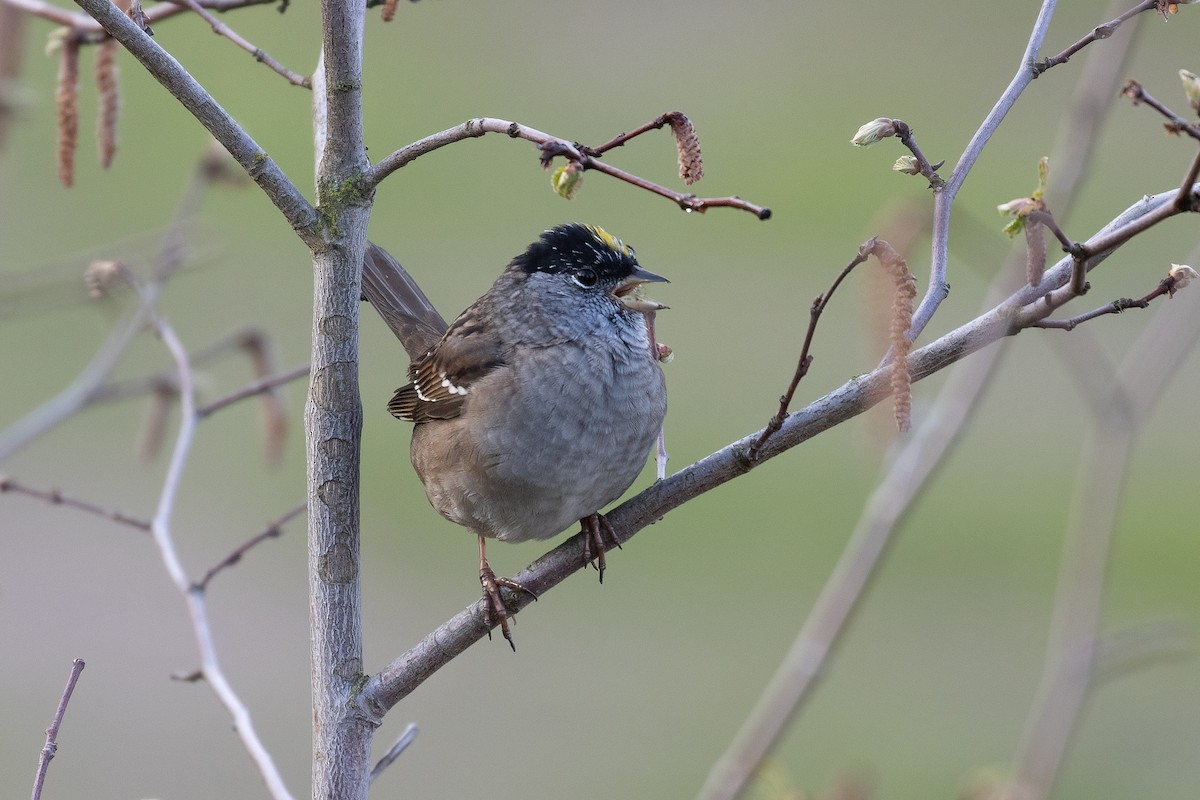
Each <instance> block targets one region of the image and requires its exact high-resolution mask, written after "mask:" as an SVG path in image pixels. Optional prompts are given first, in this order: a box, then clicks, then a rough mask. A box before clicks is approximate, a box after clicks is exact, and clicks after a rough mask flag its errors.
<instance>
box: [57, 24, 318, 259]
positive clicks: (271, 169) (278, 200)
mask: <svg viewBox="0 0 1200 800" xmlns="http://www.w3.org/2000/svg"><path fill="white" fill-rule="evenodd" d="M76 2H77V3H78V4H79V6H80V8H82V9H83V10H84V11H86V12H87V13H88V14H90V15H91V16H92V17H93V18H95V19H96V21H98V22H99V23H100V24H101V25H102V26H103V27H104V29H105V30H106V31H107V32H108V33H109V35H111V36H112V37H113V38H114V39H116V40H117V41H119V42H120V43H121V44H123V45H124V46H125V49H127V50H128V51H129V52H130V53H131V54H132V55H133V57H134V58H136V59H137V60H138V61H139V62H141V64H142V66H143V67H145V68H146V71H147V72H149V73H150V74H151V75H153V76H154V78H155V79H156V80H158V82H159V83H161V84H162V85H163V86H164V87H165V88H166V89H167V91H169V92H170V93H171V94H172V95H174V96H175V99H177V100H178V101H179V102H180V103H182V104H183V106H184V108H186V109H187V110H188V111H190V112H191V113H192V114H193V115H194V116H195V117H196V119H197V120H198V121H199V122H200V124H201V125H203V126H204V127H205V128H206V129H207V130H208V131H209V133H211V134H212V135H213V136H214V137H216V140H217V141H218V142H220V143H221V145H222V146H223V147H224V148H225V149H226V150H228V151H229V153H230V155H232V156H233V158H234V160H235V161H237V162H238V163H239V164H241V166H242V168H243V169H244V170H246V173H247V174H248V175H249V176H250V177H251V178H253V179H254V182H255V183H257V184H258V186H259V188H261V189H262V190H263V191H264V192H265V193H266V195H267V197H269V198H270V199H271V202H272V203H274V204H275V207H276V208H278V209H279V211H280V212H281V213H282V214H283V216H284V218H286V219H287V221H288V222H289V223H290V224H291V226H292V228H293V229H295V231H296V233H297V234H298V235H299V236H300V238H301V239H303V240H304V242H305V243H306V244H308V245H309V246H310V247H319V246H320V242H321V239H320V236H319V234H318V227H319V226H318V220H317V212H316V211H315V210H314V209H313V207H312V205H310V204H309V202H308V201H307V200H305V199H304V196H303V195H302V194H301V193H300V191H299V190H298V189H297V188H296V186H295V185H294V184H293V183H292V182H291V181H290V180H289V179H288V177H287V176H286V175H285V174H284V172H283V170H281V169H280V168H279V165H277V164H276V163H275V161H274V160H273V159H272V158H271V157H270V156H268V155H267V154H266V152H265V151H263V149H262V148H261V147H259V146H258V144H257V143H256V142H255V141H254V140H253V139H252V138H250V135H249V134H248V133H246V132H245V131H244V130H243V129H242V128H241V126H240V125H238V124H237V122H236V121H235V120H234V119H233V117H231V116H230V115H229V113H228V112H227V111H225V109H223V108H222V107H221V106H220V105H219V104H217V102H216V101H215V100H214V99H213V98H212V96H211V95H209V94H208V92H206V91H205V90H204V87H202V86H201V85H200V84H199V83H197V81H196V79H195V78H193V77H192V76H191V75H189V74H188V73H187V71H186V70H185V69H184V68H183V67H182V66H181V65H180V64H179V62H178V61H176V60H175V58H174V57H173V56H172V55H171V54H170V53H168V52H167V51H166V50H163V49H162V48H161V47H159V46H158V43H157V42H155V41H154V40H153V39H151V38H150V37H149V36H147V35H146V34H145V33H144V32H143V31H142V30H141V28H139V27H138V26H137V25H135V24H134V23H133V21H132V20H130V19H129V18H128V17H126V16H125V15H124V14H123V13H121V10H120V9H119V8H117V6H116V5H115V4H114V3H112V2H111V0H76Z"/></svg>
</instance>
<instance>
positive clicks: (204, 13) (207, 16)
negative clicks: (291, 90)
mask: <svg viewBox="0 0 1200 800" xmlns="http://www.w3.org/2000/svg"><path fill="white" fill-rule="evenodd" d="M179 2H182V3H183V4H184V5H186V6H187V7H188V8H190V9H191V10H192V11H193V12H194V13H195V14H196V15H197V16H199V17H200V18H201V19H203V20H204V21H205V22H207V23H208V24H209V26H210V27H211V28H212V29H213V33H215V34H217V35H218V36H224V37H225V38H226V39H228V40H229V41H231V42H233V43H234V44H236V45H237V46H238V47H240V48H242V49H243V50H245V51H246V52H247V53H249V54H250V55H252V56H254V60H255V61H258V62H259V63H261V64H264V65H266V66H267V67H269V68H270V69H272V70H274V71H275V72H277V73H278V74H280V75H282V76H283V77H284V78H285V79H287V82H288V83H290V84H292V85H293V86H302V87H304V88H305V89H311V88H312V81H311V80H310V79H309V78H308V77H307V76H305V75H301V74H299V73H297V72H292V71H291V70H290V69H288V68H287V67H285V66H284V65H283V64H280V63H279V62H278V61H276V60H275V59H274V58H273V57H272V56H271V55H270V53H267V52H266V51H265V50H262V49H260V48H258V47H255V46H254V45H252V44H250V42H248V41H246V40H245V39H244V38H242V36H241V34H239V33H238V32H237V31H235V30H234V29H233V28H230V27H229V26H228V25H226V24H225V23H224V22H221V20H219V19H217V18H216V17H215V16H213V15H212V14H211V13H209V12H208V10H207V9H205V8H204V6H202V5H201V4H200V3H199V2H197V0H179Z"/></svg>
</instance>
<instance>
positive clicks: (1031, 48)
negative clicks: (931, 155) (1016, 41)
mask: <svg viewBox="0 0 1200 800" xmlns="http://www.w3.org/2000/svg"><path fill="white" fill-rule="evenodd" d="M1056 4H1057V0H1042V7H1041V10H1040V11H1039V12H1038V18H1037V21H1036V22H1034V24H1033V30H1032V32H1031V33H1030V34H1029V42H1028V43H1027V44H1026V45H1025V52H1024V53H1023V54H1022V55H1021V64H1020V66H1019V67H1017V73H1016V74H1015V75H1013V78H1012V81H1010V82H1009V84H1008V88H1007V89H1005V90H1004V94H1002V95H1001V96H1000V99H999V100H997V101H996V105H994V106H992V110H991V112H990V113H988V115H987V118H986V119H984V121H983V122H982V123H981V124H980V126H979V130H977V131H975V135H974V136H972V137H971V141H970V142H969V143H967V147H966V149H965V150H963V154H962V156H961V157H959V159H958V163H957V164H955V165H954V170H953V171H952V172H951V173H950V177H949V178H948V179H947V180H946V183H945V184H944V185H942V186H940V187H937V188H935V189H934V192H933V244H932V252H931V264H930V275H929V288H928V289H926V291H925V297H923V298H922V299H921V305H920V306H918V307H917V310H916V313H914V314H913V323H912V327H911V328H910V329H909V334H908V337H909V339H911V340H915V339H916V338H917V336H919V335H920V334H921V331H922V330H924V329H925V326H926V325H927V324H929V320H930V319H931V318H932V317H933V314H934V312H935V311H937V307H938V305H940V304H941V302H942V301H943V300H945V299H946V297H947V295H949V293H950V285H949V284H948V283H947V282H946V264H947V260H948V257H949V241H950V209H951V206H953V205H954V198H955V197H957V196H958V190H959V189H961V188H962V185H963V181H965V180H966V179H967V174H968V173H969V172H970V171H971V167H973V166H975V162H976V161H977V160H978V159H979V156H980V154H981V153H983V149H984V148H985V147H987V144H988V142H990V141H991V139H992V136H993V134H995V133H996V129H997V128H999V127H1000V123H1001V122H1003V121H1004V117H1005V116H1006V115H1007V114H1008V112H1009V110H1010V109H1011V108H1012V107H1013V106H1014V105H1015V104H1016V102H1017V98H1018V97H1020V96H1021V93H1022V92H1023V91H1025V87H1026V86H1028V85H1029V84H1030V83H1031V82H1032V81H1033V79H1034V78H1035V77H1037V73H1036V71H1035V69H1034V65H1033V61H1034V58H1036V56H1037V54H1038V51H1039V50H1041V48H1042V41H1043V40H1044V39H1045V38H1046V30H1047V29H1048V28H1049V27H1050V19H1051V17H1053V16H1054V7H1055V5H1056Z"/></svg>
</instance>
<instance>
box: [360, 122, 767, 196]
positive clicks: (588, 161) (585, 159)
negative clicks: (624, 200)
mask: <svg viewBox="0 0 1200 800" xmlns="http://www.w3.org/2000/svg"><path fill="white" fill-rule="evenodd" d="M665 116H666V115H664V117H665ZM656 121H657V120H656ZM664 124H669V120H668V121H666V122H664ZM652 127H653V123H649V127H647V126H643V128H646V129H650V128H652ZM639 132H641V129H639V130H638V131H635V133H634V134H629V135H625V136H624V138H622V137H617V138H616V139H613V140H611V141H609V142H606V143H605V144H603V145H601V146H600V148H596V149H597V150H598V151H599V152H604V150H605V149H611V148H613V147H617V146H618V145H620V144H623V143H624V142H626V141H628V140H629V139H630V138H632V137H633V135H636V134H637V133H639ZM488 133H503V134H505V135H506V136H509V137H510V138H513V139H525V140H526V141H530V142H533V143H534V144H536V145H538V149H539V151H540V158H541V160H542V165H543V166H546V165H548V164H549V163H550V161H551V160H552V159H553V158H554V157H556V156H562V157H563V158H566V159H569V160H570V161H573V162H576V163H578V164H580V165H581V166H582V167H583V168H584V169H594V170H596V171H597V172H603V173H605V174H606V175H609V176H611V177H613V178H617V179H618V180H622V181H625V182H626V183H629V184H631V185H633V186H637V187H638V188H640V189H645V190H646V191H649V192H653V193H654V194H657V195H659V196H661V197H665V198H667V199H668V200H671V201H672V202H674V203H675V204H676V205H678V206H679V207H680V208H682V209H684V210H685V211H696V212H700V213H703V212H704V211H705V210H706V209H709V208H738V209H741V210H743V211H749V212H750V213H752V214H754V215H755V216H756V217H758V218H759V219H769V218H770V216H771V209H769V208H765V207H763V206H758V205H755V204H753V203H749V202H747V201H745V200H742V199H741V198H740V197H717V198H701V197H697V196H696V195H694V194H686V193H683V192H676V191H672V190H671V189H668V188H666V187H665V186H660V185H659V184H657V183H654V182H652V181H648V180H646V179H644V178H640V177H638V176H637V175H633V174H632V173H629V172H626V171H624V170H622V169H618V168H616V167H614V166H612V165H610V164H608V163H606V162H604V161H601V160H600V159H599V158H597V157H595V156H593V155H589V153H591V152H592V150H590V149H589V148H587V147H583V146H581V145H576V144H575V143H574V142H570V141H567V140H566V139H562V138H560V137H557V136H552V135H551V134H548V133H543V132H542V131H539V130H537V129H536V128H530V127H528V126H525V125H521V124H519V123H516V122H510V121H508V120H504V119H495V118H492V117H477V118H475V119H469V120H467V121H466V122H464V123H463V124H462V125H456V126H455V127H453V128H448V129H446V130H444V131H440V132H439V133H435V134H433V135H431V136H427V137H425V138H424V139H420V140H418V141H416V142H413V143H412V144H409V145H406V146H405V147H402V148H400V149H399V150H397V151H395V152H394V153H392V154H390V155H388V156H386V157H385V158H383V160H381V161H380V162H379V163H378V164H376V165H375V166H373V167H372V168H371V169H370V170H369V171H368V172H367V175H366V183H367V185H368V186H369V187H374V186H377V185H378V184H379V182H380V181H382V180H383V179H384V178H386V177H387V176H388V175H390V174H392V173H393V172H395V171H396V170H398V169H400V168H401V167H403V166H405V165H407V164H409V163H411V162H412V161H413V160H414V159H416V158H419V157H420V156H423V155H425V154H426V153H430V152H432V151H434V150H437V149H439V148H441V147H445V146H446V145H448V144H454V143H455V142H461V141H463V140H465V139H474V138H477V137H480V136H483V135H484V134H488Z"/></svg>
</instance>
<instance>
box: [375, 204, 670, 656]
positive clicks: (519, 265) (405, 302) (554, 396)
mask: <svg viewBox="0 0 1200 800" xmlns="http://www.w3.org/2000/svg"><path fill="white" fill-rule="evenodd" d="M665 282H668V281H667V279H666V278H664V277H662V276H661V275H658V274H655V273H653V272H651V271H649V270H647V269H645V268H644V267H642V266H641V265H640V264H639V263H638V260H637V256H636V254H635V252H634V250H633V248H631V247H629V246H627V245H626V244H624V243H623V242H622V241H621V240H620V239H618V238H616V237H615V236H613V235H612V234H610V233H608V232H607V231H606V230H604V229H603V228H600V227H599V226H595V225H585V224H581V223H567V224H563V225H559V226H557V227H554V228H551V229H549V230H546V231H544V232H543V233H542V234H541V236H539V237H538V239H537V240H536V241H534V242H533V243H532V244H530V245H529V246H528V247H527V248H526V249H525V251H524V252H522V253H521V254H519V255H517V256H516V257H515V258H513V259H512V260H511V261H510V262H509V263H508V265H507V267H506V268H505V269H504V271H503V272H502V273H501V274H500V277H499V278H497V279H496V281H495V283H493V284H492V286H491V288H490V289H488V290H487V291H486V292H485V293H484V294H483V295H482V296H481V297H479V299H478V300H476V301H475V302H474V303H472V304H471V305H470V306H468V307H467V309H466V310H465V311H463V312H462V313H461V314H460V315H459V316H458V317H457V318H456V319H455V320H454V321H453V322H451V323H450V324H447V323H446V322H445V320H444V319H443V318H442V316H441V315H440V314H439V313H438V311H437V309H436V308H435V307H434V305H433V303H431V302H430V300H429V299H428V297H426V295H425V294H424V292H422V291H421V289H420V287H419V286H418V285H417V284H416V282H415V281H414V280H413V279H412V277H411V276H410V275H409V274H408V273H407V272H406V271H405V270H404V268H403V267H402V266H401V265H400V263H399V262H398V261H397V260H396V259H395V258H393V257H392V256H391V255H390V254H389V253H388V252H387V251H386V250H384V249H383V248H381V247H379V246H378V245H375V244H373V243H371V242H368V243H367V247H366V252H365V256H364V263H363V281H362V286H363V298H364V299H365V300H367V301H368V302H370V303H371V305H372V306H374V308H375V309H376V311H378V312H379V314H380V316H381V317H383V319H384V321H385V322H386V323H387V325H388V327H389V328H390V329H391V330H392V332H393V333H394V334H395V335H396V337H397V338H398V339H399V340H400V342H401V344H402V345H403V347H404V349H405V351H406V352H407V353H408V356H409V358H410V360H411V363H410V365H409V367H408V373H407V378H408V383H406V384H405V385H404V386H401V387H400V388H399V389H397V390H396V391H395V393H394V394H393V396H392V398H391V401H390V402H389V403H388V406H387V408H388V411H389V412H390V413H391V414H392V415H393V416H394V417H396V418H398V419H400V420H404V421H408V422H412V423H413V431H412V442H411V446H410V457H411V460H412V464H413V467H414V469H415V471H416V473H417V475H418V476H419V477H420V479H421V482H422V484H423V485H424V487H425V493H426V496H427V497H428V498H429V502H430V504H431V505H432V506H433V507H434V508H435V509H436V510H437V511H438V512H439V513H440V514H441V515H442V516H443V517H445V518H446V519H448V520H450V521H451V522H455V523H457V524H459V525H462V526H464V527H465V528H467V529H468V530H469V531H470V532H471V533H473V534H475V536H476V537H477V538H478V543H479V580H480V584H481V585H482V589H483V597H484V600H485V602H484V613H483V620H484V624H485V626H486V627H487V629H488V636H489V638H490V637H491V630H492V628H494V627H495V626H496V625H497V624H498V625H499V626H500V629H501V633H502V634H503V636H504V638H505V639H506V640H507V641H508V643H509V645H510V647H512V649H513V650H514V651H515V650H516V644H515V642H514V641H513V638H512V633H511V631H510V629H509V624H508V623H509V618H510V614H509V612H508V609H507V608H506V606H505V604H504V601H503V598H502V597H501V594H500V590H499V587H501V586H504V587H507V588H509V589H511V590H514V591H521V592H528V590H527V589H525V587H523V586H521V585H520V584H519V583H516V582H515V581H512V580H510V579H508V578H502V577H497V576H496V574H495V573H494V572H493V571H492V569H491V567H490V565H489V564H488V560H487V553H486V546H487V545H486V543H487V540H488V539H496V540H498V541H502V542H523V541H527V540H531V539H549V538H551V537H553V536H556V535H557V534H559V533H561V532H562V531H564V530H566V529H567V528H568V527H570V526H572V525H573V524H574V523H575V522H576V521H578V522H580V523H581V526H582V529H583V531H584V532H585V533H586V536H585V538H584V558H585V560H586V561H588V562H594V564H593V565H594V566H596V567H597V570H598V572H599V573H600V581H601V582H603V580H604V567H605V564H604V551H605V541H604V539H605V536H606V535H607V536H608V537H609V538H612V529H611V527H610V526H609V524H608V522H607V520H605V518H604V517H603V515H601V514H600V513H599V512H600V509H602V508H604V507H605V506H607V505H608V504H609V503H611V502H613V501H614V500H616V499H617V498H618V497H620V496H621V495H622V494H624V493H625V491H626V490H627V489H628V488H629V487H630V486H631V485H632V484H633V482H634V480H636V478H637V476H638V475H639V474H640V473H641V471H642V468H643V467H644V466H645V464H646V461H647V459H648V458H649V455H650V452H651V449H652V448H653V446H654V443H655V441H656V440H657V438H658V436H659V434H660V432H661V430H662V425H663V420H664V418H665V416H666V413H667V393H666V382H665V378H664V375H663V371H662V368H661V366H660V364H659V361H660V352H661V354H665V353H666V352H668V351H669V348H666V347H665V346H660V345H658V344H657V343H656V342H655V338H654V326H653V320H654V314H655V312H657V311H659V310H662V309H664V308H666V306H664V305H663V304H661V303H659V302H658V301H656V300H652V299H650V298H649V297H646V296H645V295H644V294H643V293H642V286H643V285H644V284H647V283H665ZM593 551H594V554H595V557H594V558H593ZM528 593H529V594H530V595H531V596H534V597H535V599H536V595H533V593H532V592H528Z"/></svg>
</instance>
